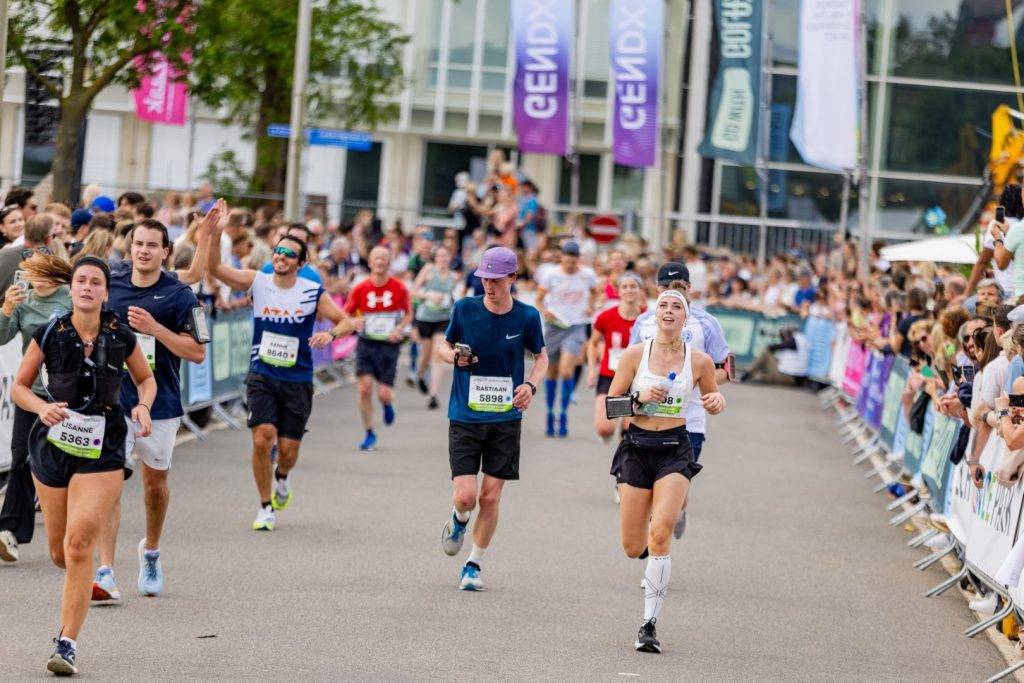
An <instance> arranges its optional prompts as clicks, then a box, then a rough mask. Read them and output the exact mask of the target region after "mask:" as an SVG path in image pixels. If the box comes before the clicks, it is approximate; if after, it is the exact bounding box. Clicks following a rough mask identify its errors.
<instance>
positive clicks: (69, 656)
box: [46, 636, 78, 676]
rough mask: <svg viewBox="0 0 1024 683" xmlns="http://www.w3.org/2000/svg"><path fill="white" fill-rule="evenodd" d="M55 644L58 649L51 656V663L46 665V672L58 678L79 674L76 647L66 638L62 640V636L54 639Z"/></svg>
mask: <svg viewBox="0 0 1024 683" xmlns="http://www.w3.org/2000/svg"><path fill="white" fill-rule="evenodd" d="M53 642H55V643H56V644H57V647H56V649H54V651H53V654H52V655H50V661H48V662H47V663H46V670H47V671H49V672H50V673H54V674H57V675H58V676H74V675H75V674H77V673H78V667H76V666H75V654H76V653H75V646H74V645H72V644H71V643H70V642H69V641H68V640H67V639H66V638H61V637H60V636H57V637H56V638H54V639H53Z"/></svg>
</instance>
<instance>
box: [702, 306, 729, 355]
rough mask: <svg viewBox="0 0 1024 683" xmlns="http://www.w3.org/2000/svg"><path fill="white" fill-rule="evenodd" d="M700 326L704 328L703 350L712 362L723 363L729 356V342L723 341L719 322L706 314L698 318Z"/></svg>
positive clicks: (723, 334) (723, 333) (723, 335)
mask: <svg viewBox="0 0 1024 683" xmlns="http://www.w3.org/2000/svg"><path fill="white" fill-rule="evenodd" d="M700 326H701V327H702V328H703V329H704V350H705V351H707V354H708V355H709V356H711V360H713V361H714V362H716V363H724V362H725V359H726V358H728V357H729V344H728V343H726V341H725V332H723V331H722V325H721V323H719V322H718V320H716V319H715V317H714V316H713V315H710V314H708V315H706V316H703V317H702V318H701V319H700Z"/></svg>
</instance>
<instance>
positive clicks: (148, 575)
mask: <svg viewBox="0 0 1024 683" xmlns="http://www.w3.org/2000/svg"><path fill="white" fill-rule="evenodd" d="M163 590H164V569H163V567H161V566H160V551H159V550H146V539H142V540H141V541H139V595H145V596H148V597H151V598H155V597H156V596H158V595H160V593H161V592H163Z"/></svg>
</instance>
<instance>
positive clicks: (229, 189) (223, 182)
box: [199, 149, 249, 198]
mask: <svg viewBox="0 0 1024 683" xmlns="http://www.w3.org/2000/svg"><path fill="white" fill-rule="evenodd" d="M199 179H200V180H203V181H206V182H208V183H210V187H212V188H213V193H214V194H215V195H217V196H218V197H229V198H233V197H243V196H244V195H245V193H246V191H247V190H248V189H249V174H248V173H246V171H245V169H244V168H243V167H242V163H241V162H240V161H239V160H238V156H237V155H236V154H235V151H234V150H232V149H222V150H221V151H219V152H217V153H216V154H214V155H213V156H212V157H211V158H210V163H208V164H207V165H206V170H205V171H203V174H202V175H201V176H199Z"/></svg>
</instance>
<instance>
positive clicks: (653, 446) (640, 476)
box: [611, 425, 701, 489]
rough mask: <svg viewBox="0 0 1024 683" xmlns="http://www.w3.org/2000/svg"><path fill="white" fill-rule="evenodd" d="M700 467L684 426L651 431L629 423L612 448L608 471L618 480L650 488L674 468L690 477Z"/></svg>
mask: <svg viewBox="0 0 1024 683" xmlns="http://www.w3.org/2000/svg"><path fill="white" fill-rule="evenodd" d="M700 470H701V466H700V465H698V464H697V463H696V462H694V460H693V451H692V450H691V448H690V439H689V436H688V435H687V433H686V427H685V426H684V427H676V428H675V429H666V430H664V431H661V432H654V431H648V430H646V429H640V428H638V427H634V426H632V425H631V426H630V427H629V429H627V430H626V431H625V432H624V433H623V434H622V441H621V442H619V447H618V448H617V449H616V450H615V456H614V457H613V458H612V469H611V475H612V476H613V477H615V479H616V481H617V482H618V483H620V484H629V485H630V486H635V487H636V488H638V489H653V488H654V482H656V481H658V480H659V479H661V478H662V477H666V476H668V475H670V474H674V473H676V472H678V473H679V474H681V475H683V476H684V477H686V478H687V479H693V478H694V477H695V476H697V473H698V472H700Z"/></svg>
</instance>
